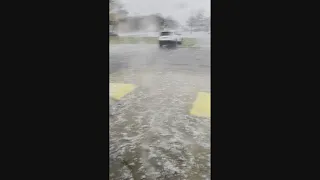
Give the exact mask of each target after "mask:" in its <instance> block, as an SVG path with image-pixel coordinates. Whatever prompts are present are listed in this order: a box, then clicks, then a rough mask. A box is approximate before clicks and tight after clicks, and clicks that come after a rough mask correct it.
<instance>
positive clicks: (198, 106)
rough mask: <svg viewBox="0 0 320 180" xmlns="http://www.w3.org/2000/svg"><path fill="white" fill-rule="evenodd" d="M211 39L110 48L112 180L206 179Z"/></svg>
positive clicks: (114, 46) (208, 154)
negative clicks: (178, 44) (164, 45)
mask: <svg viewBox="0 0 320 180" xmlns="http://www.w3.org/2000/svg"><path fill="white" fill-rule="evenodd" d="M209 38H210V36H209V35H208V36H207V37H202V38H199V41H198V42H199V47H198V48H179V47H178V48H176V49H159V48H158V46H157V45H143V44H139V45H111V47H110V69H109V70H110V71H109V72H110V82H109V83H110V88H111V89H110V118H109V128H110V129H109V134H110V139H109V141H110V142H109V144H110V147H109V149H110V154H109V156H110V162H109V178H110V179H113V180H126V179H128V180H129V179H136V180H140V179H146V180H149V179H150V180H153V179H154V180H155V179H163V180H179V179H190V180H198V179H199V180H200V179H210V177H211V174H210V101H209V102H208V100H209V99H210V39H209ZM208 111H209V112H208Z"/></svg>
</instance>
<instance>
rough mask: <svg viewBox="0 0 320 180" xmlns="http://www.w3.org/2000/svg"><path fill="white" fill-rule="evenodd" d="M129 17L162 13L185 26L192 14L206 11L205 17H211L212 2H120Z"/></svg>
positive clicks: (126, 0) (124, 0) (132, 0)
mask: <svg viewBox="0 0 320 180" xmlns="http://www.w3.org/2000/svg"><path fill="white" fill-rule="evenodd" d="M120 1H121V2H122V3H123V5H124V7H125V9H126V10H127V11H128V12H129V15H149V14H155V13H161V14H162V15H163V16H165V17H166V16H171V17H172V18H174V19H175V20H177V21H179V22H180V23H181V24H182V25H184V24H185V22H186V21H187V19H188V17H189V16H190V14H191V13H193V12H195V11H197V10H200V9H202V10H204V12H205V15H206V16H209V15H210V8H211V6H210V3H211V0H120Z"/></svg>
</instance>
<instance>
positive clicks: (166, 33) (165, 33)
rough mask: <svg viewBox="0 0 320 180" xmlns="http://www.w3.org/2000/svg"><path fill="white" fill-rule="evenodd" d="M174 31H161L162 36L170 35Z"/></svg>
mask: <svg viewBox="0 0 320 180" xmlns="http://www.w3.org/2000/svg"><path fill="white" fill-rule="evenodd" d="M171 34H172V32H161V34H160V36H169V35H171Z"/></svg>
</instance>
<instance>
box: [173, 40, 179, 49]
mask: <svg viewBox="0 0 320 180" xmlns="http://www.w3.org/2000/svg"><path fill="white" fill-rule="evenodd" d="M178 43H179V42H178V41H177V40H176V41H175V42H174V44H173V47H174V48H177V47H178Z"/></svg>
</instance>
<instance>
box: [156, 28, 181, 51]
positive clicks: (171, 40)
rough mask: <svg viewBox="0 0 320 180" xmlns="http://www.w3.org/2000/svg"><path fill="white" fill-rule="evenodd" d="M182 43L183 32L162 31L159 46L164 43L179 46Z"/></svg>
mask: <svg viewBox="0 0 320 180" xmlns="http://www.w3.org/2000/svg"><path fill="white" fill-rule="evenodd" d="M178 44H182V37H181V34H180V33H179V32H177V31H162V32H161V33H160V36H159V47H162V46H163V45H173V46H177V45H178Z"/></svg>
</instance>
